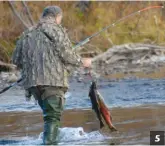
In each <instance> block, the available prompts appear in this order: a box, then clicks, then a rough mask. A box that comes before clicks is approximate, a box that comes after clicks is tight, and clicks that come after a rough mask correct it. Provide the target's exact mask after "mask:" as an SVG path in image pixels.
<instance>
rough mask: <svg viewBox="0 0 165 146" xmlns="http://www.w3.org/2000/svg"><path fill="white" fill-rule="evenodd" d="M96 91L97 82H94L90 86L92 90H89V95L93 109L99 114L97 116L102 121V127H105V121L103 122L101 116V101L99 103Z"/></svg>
mask: <svg viewBox="0 0 165 146" xmlns="http://www.w3.org/2000/svg"><path fill="white" fill-rule="evenodd" d="M96 92H97V91H96V84H95V83H92V84H91V86H90V90H89V95H88V96H89V97H90V99H91V103H92V109H93V110H94V111H95V113H96V115H97V118H98V119H99V121H100V128H103V127H104V123H103V119H102V117H101V112H100V109H99V103H98V100H97V94H96Z"/></svg>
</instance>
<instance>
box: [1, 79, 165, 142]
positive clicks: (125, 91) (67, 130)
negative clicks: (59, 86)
mask: <svg viewBox="0 0 165 146" xmlns="http://www.w3.org/2000/svg"><path fill="white" fill-rule="evenodd" d="M89 86H90V80H88V79H86V80H84V82H77V80H75V79H72V80H71V81H70V89H69V91H68V92H67V94H66V104H65V110H64V112H63V116H62V120H61V123H62V127H61V128H60V129H59V131H60V134H59V136H58V141H59V144H70V145H73V144H113V143H115V144H149V134H150V133H149V132H150V131H151V130H165V116H164V115H165V114H164V113H165V112H164V104H165V94H164V93H165V79H133V78H130V79H121V80H102V79H100V80H99V81H98V90H99V91H100V92H101V94H102V95H103V97H104V100H105V102H106V104H107V105H108V106H109V108H110V111H111V113H112V117H113V123H114V125H115V126H116V127H117V129H118V130H119V131H118V132H113V133H111V132H110V131H109V130H108V128H106V127H105V128H103V129H102V130H99V122H98V120H97V118H96V115H95V113H94V112H93V111H92V110H91V103H90V99H89V97H88V91H89ZM0 99H1V102H0V116H1V120H0V144H7V145H8V144H10V145H11V144H13V145H15V144H16V145H22V144H27V145H29V144H34V145H38V144H41V143H42V131H43V120H42V114H41V110H40V108H39V106H38V105H35V103H34V100H32V101H30V102H26V101H25V97H24V91H23V90H22V89H21V88H20V87H13V88H12V89H10V90H8V91H7V92H5V93H4V94H1V95H0Z"/></svg>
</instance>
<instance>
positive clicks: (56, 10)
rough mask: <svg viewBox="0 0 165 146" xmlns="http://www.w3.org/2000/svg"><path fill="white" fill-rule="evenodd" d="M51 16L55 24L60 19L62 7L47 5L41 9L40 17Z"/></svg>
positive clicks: (59, 22)
mask: <svg viewBox="0 0 165 146" xmlns="http://www.w3.org/2000/svg"><path fill="white" fill-rule="evenodd" d="M46 17H51V18H53V19H54V20H55V22H56V23H57V24H61V21H62V9H61V8H60V7H58V6H48V7H46V8H45V9H44V10H43V13H42V18H46Z"/></svg>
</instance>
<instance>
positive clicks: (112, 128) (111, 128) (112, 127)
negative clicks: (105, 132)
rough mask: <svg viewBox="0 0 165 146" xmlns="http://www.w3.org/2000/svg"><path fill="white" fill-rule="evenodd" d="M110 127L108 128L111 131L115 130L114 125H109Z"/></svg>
mask: <svg viewBox="0 0 165 146" xmlns="http://www.w3.org/2000/svg"><path fill="white" fill-rule="evenodd" d="M109 128H110V130H111V131H112V132H113V131H117V129H116V128H115V127H114V126H111V127H109Z"/></svg>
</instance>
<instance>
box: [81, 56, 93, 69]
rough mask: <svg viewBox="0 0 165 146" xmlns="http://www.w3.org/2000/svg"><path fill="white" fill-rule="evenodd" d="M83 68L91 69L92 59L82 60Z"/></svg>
mask: <svg viewBox="0 0 165 146" xmlns="http://www.w3.org/2000/svg"><path fill="white" fill-rule="evenodd" d="M82 63H83V67H85V68H91V64H92V59H91V58H82Z"/></svg>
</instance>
